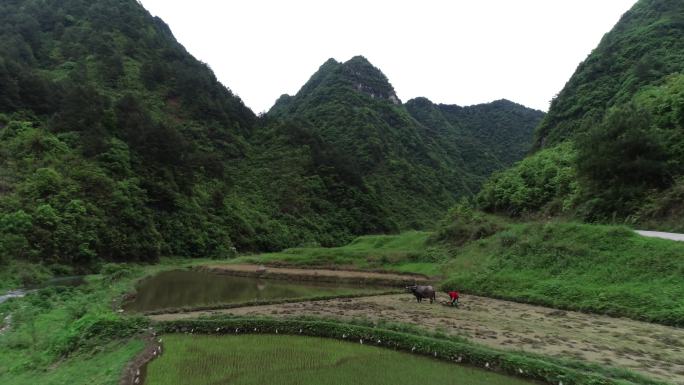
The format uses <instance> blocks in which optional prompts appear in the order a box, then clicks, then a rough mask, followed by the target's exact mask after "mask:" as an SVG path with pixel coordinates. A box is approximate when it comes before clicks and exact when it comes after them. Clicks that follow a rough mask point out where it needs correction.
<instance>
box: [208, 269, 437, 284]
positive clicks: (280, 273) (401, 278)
mask: <svg viewBox="0 0 684 385" xmlns="http://www.w3.org/2000/svg"><path fill="white" fill-rule="evenodd" d="M197 269H200V270H205V271H210V272H212V273H216V274H227V275H235V276H248V277H252V276H258V277H260V278H266V279H268V278H274V279H289V280H297V281H319V282H327V281H330V282H359V283H362V282H365V283H376V284H385V285H398V284H413V283H416V282H425V281H427V278H426V277H425V276H423V275H418V274H392V273H384V272H383V273H378V272H373V271H353V270H329V269H311V268H307V269H304V268H296V267H271V266H269V267H263V268H262V267H260V266H258V265H246V264H245V265H240V264H234V265H231V264H213V265H203V266H197Z"/></svg>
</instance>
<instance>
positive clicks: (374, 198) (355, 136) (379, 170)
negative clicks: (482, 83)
mask: <svg viewBox="0 0 684 385" xmlns="http://www.w3.org/2000/svg"><path fill="white" fill-rule="evenodd" d="M255 86H257V85H255ZM503 110H505V111H508V110H511V108H510V106H505V107H504V108H503V109H502V111H503ZM515 110H517V108H513V111H514V112H513V113H512V114H517V112H515ZM490 114H491V116H492V117H493V119H494V120H493V121H492V122H491V124H489V123H488V121H487V116H488V115H490ZM506 114H510V113H509V112H502V113H501V114H499V113H490V112H484V113H482V114H480V115H478V116H477V117H476V118H474V119H475V120H474V121H475V123H472V124H470V123H467V124H466V123H463V124H461V123H459V124H461V126H462V127H460V128H459V129H458V130H457V131H454V132H450V133H449V134H448V135H442V134H440V133H439V132H440V130H442V131H444V132H446V131H449V130H447V129H442V128H438V129H437V131H435V129H434V127H433V128H428V127H426V126H424V125H423V124H421V123H419V122H418V121H417V120H416V119H415V118H414V117H412V116H411V114H409V113H408V112H407V110H406V108H405V107H404V106H403V105H402V104H401V103H400V101H399V99H398V98H397V97H396V94H395V93H394V90H393V88H392V86H391V85H390V84H389V82H388V81H387V79H386V78H385V76H384V75H383V74H382V73H381V72H380V71H379V70H378V69H376V68H374V67H373V66H372V65H371V64H370V63H368V62H367V61H366V60H365V59H363V58H361V57H356V58H353V59H352V60H350V61H349V62H347V63H337V62H335V61H334V60H330V61H328V62H327V63H325V64H324V65H323V66H322V67H321V69H320V71H319V72H318V73H316V74H315V75H314V76H313V77H312V78H311V80H310V81H309V82H308V83H307V84H306V85H305V86H304V87H303V88H302V90H301V91H300V92H299V93H298V94H297V95H295V96H293V97H287V96H284V97H283V98H281V99H280V100H279V101H278V102H277V103H276V105H275V106H274V107H273V109H272V111H270V112H269V113H268V114H267V115H266V116H264V117H261V118H257V117H256V116H255V115H254V113H253V112H252V111H251V110H249V109H248V108H247V107H245V106H244V104H243V103H242V101H241V100H240V99H239V98H238V97H237V96H235V95H234V94H233V93H232V92H231V91H230V90H229V89H227V88H226V87H225V86H223V85H222V84H220V83H219V82H218V81H217V79H216V77H215V76H214V74H213V73H212V71H211V70H210V69H209V68H208V66H207V65H206V64H203V63H201V62H199V61H197V60H196V59H194V58H193V57H192V56H191V55H190V54H189V53H188V52H187V51H186V50H185V49H184V48H183V47H182V46H181V45H180V44H179V43H178V42H177V41H176V40H175V38H174V37H173V35H172V33H171V31H170V29H169V27H168V26H167V25H166V24H164V22H163V21H161V20H160V19H158V18H156V17H152V16H151V15H150V14H149V13H148V12H147V11H146V10H144V9H143V8H142V6H141V5H140V4H139V3H138V2H136V1H134V0H96V1H85V0H64V1H58V2H57V1H50V2H45V1H40V0H23V1H19V0H8V1H3V2H2V3H1V4H0V139H1V140H0V264H1V263H7V262H9V261H27V262H42V263H43V264H45V265H48V266H52V267H53V268H54V269H57V270H59V269H66V270H65V272H66V271H69V270H70V269H71V268H70V267H68V266H72V267H73V266H77V267H78V269H81V270H90V269H93V268H96V267H97V265H98V264H99V263H100V262H101V261H102V260H111V261H123V260H140V261H154V260H156V259H157V258H158V257H159V256H161V255H179V256H189V257H197V256H202V257H226V256H230V255H233V254H235V253H236V252H237V251H256V250H274V249H280V248H283V247H289V246H296V245H302V244H323V245H334V244H339V243H340V242H344V241H347V240H349V239H351V237H352V236H354V235H359V234H365V233H377V232H393V231H397V230H400V229H404V228H415V227H422V226H426V225H429V224H430V223H432V222H433V221H434V218H435V217H436V214H438V213H439V212H441V211H442V210H444V209H445V208H446V207H448V206H449V205H450V204H452V203H453V202H454V201H455V200H456V199H457V198H458V197H460V196H466V195H470V194H472V193H474V192H476V191H477V190H478V189H479V187H480V184H481V182H482V180H483V179H484V178H485V177H486V176H487V175H488V173H489V172H491V171H492V170H495V169H499V168H500V167H502V166H503V165H504V164H505V163H506V162H509V161H510V159H508V158H506V156H512V157H516V156H519V155H518V154H520V152H512V153H511V154H502V152H501V149H500V148H501V144H504V145H505V146H508V145H510V144H511V141H516V146H518V145H519V147H520V148H523V147H525V146H526V145H527V144H528V143H529V142H530V141H531V138H527V137H526V136H525V134H524V133H525V132H526V130H527V129H528V125H530V124H532V123H531V120H530V119H532V120H534V117H536V119H540V118H541V115H540V114H538V113H536V112H535V113H534V114H532V118H530V115H529V114H527V115H525V114H523V115H524V116H521V117H520V118H521V119H520V122H521V126H524V127H523V128H522V129H521V130H519V129H518V125H517V124H516V123H515V122H513V123H511V124H510V125H504V126H502V125H501V124H500V120H501V119H509V118H507V117H506V116H507V115H506ZM511 116H513V115H511ZM464 119H465V120H464V122H465V121H466V120H468V119H470V118H464ZM510 119H513V117H511V118H510ZM449 125H453V123H449ZM494 132H496V135H493V134H492V133H494ZM509 132H510V134H509ZM520 133H522V134H520ZM466 134H467V135H468V138H465V135H466ZM499 134H500V135H501V136H497V135H499ZM459 135H464V138H463V140H462V141H461V138H460V137H459ZM471 137H472V138H475V139H477V140H475V139H470V138H471ZM499 138H501V141H502V142H503V143H501V142H499ZM454 141H455V142H458V143H459V145H458V146H453V143H452V142H454ZM467 143H471V145H472V146H477V148H472V147H468V146H469V145H466V144H467ZM480 146H484V147H483V148H481V147H480ZM488 147H491V150H489V149H488ZM516 148H518V147H516ZM516 151H517V150H516ZM477 153H483V154H490V153H491V154H492V155H491V156H490V155H486V157H484V158H483V159H486V161H483V162H481V163H480V165H478V166H477V167H470V166H469V165H468V163H469V160H468V157H470V156H471V155H468V154H477ZM504 158H506V159H504ZM490 160H491V162H490Z"/></svg>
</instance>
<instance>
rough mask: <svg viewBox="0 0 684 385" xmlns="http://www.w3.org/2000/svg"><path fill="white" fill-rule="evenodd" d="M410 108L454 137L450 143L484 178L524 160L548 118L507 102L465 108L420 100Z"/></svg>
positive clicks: (418, 117) (426, 122)
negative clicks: (539, 128)
mask: <svg viewBox="0 0 684 385" xmlns="http://www.w3.org/2000/svg"><path fill="white" fill-rule="evenodd" d="M406 108H407V109H408V111H409V113H410V114H411V116H413V117H414V118H415V119H416V120H418V121H419V122H420V123H421V124H423V125H424V126H426V127H429V128H431V129H433V130H440V129H441V130H442V134H443V135H447V136H450V137H451V138H450V140H449V141H448V143H447V144H449V145H453V146H454V147H455V149H454V150H453V151H454V152H455V153H460V154H462V155H461V156H462V157H463V160H464V163H465V166H466V167H467V168H468V169H469V170H470V171H471V172H473V173H475V174H477V175H479V176H482V177H486V176H489V175H490V174H491V173H492V172H493V171H496V170H500V169H503V168H506V167H510V166H511V165H513V163H514V162H516V161H518V160H520V159H522V158H524V157H525V155H527V153H528V152H529V150H530V148H531V145H530V143H531V142H532V138H533V136H534V130H535V128H536V127H537V126H538V125H539V122H540V121H541V119H542V118H543V117H544V113H543V112H541V111H537V110H533V109H531V108H527V107H525V106H522V105H520V104H517V103H514V102H511V101H508V100H505V99H502V100H497V101H494V102H491V103H486V104H478V105H474V106H467V107H461V106H457V105H447V104H438V105H436V104H433V103H432V102H431V101H429V100H428V99H425V98H416V99H412V100H409V101H408V102H407V103H406Z"/></svg>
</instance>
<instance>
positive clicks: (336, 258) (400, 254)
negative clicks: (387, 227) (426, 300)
mask: <svg viewBox="0 0 684 385" xmlns="http://www.w3.org/2000/svg"><path fill="white" fill-rule="evenodd" d="M429 236H430V233H428V232H423V231H409V232H405V233H402V234H399V235H367V236H363V237H358V238H356V239H354V240H353V241H352V242H351V243H349V244H348V245H345V246H341V247H332V248H324V247H300V248H292V249H287V250H284V251H282V252H279V253H268V254H260V255H258V256H249V257H242V258H237V259H235V260H234V262H236V263H246V262H249V263H287V264H291V265H296V266H328V267H335V266H338V267H348V268H356V269H376V270H388V271H399V272H412V273H420V274H426V275H435V274H438V273H439V272H440V269H439V265H438V264H436V263H435V262H438V261H440V260H441V259H442V258H444V254H443V253H442V250H439V249H436V248H429V247H426V242H427V239H428V237H429Z"/></svg>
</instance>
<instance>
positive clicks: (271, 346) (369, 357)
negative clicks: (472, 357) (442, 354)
mask: <svg viewBox="0 0 684 385" xmlns="http://www.w3.org/2000/svg"><path fill="white" fill-rule="evenodd" d="M163 340H164V350H165V353H164V354H163V355H162V356H161V357H160V358H158V359H156V360H154V361H152V362H151V363H150V364H149V366H148V368H147V378H146V380H145V384H147V385H162V384H163V385H180V384H193V385H210V384H227V383H230V384H237V385H252V384H254V385H257V384H258V385H261V384H281V385H289V384H292V385H294V384H297V385H306V384H316V385H347V384H348V385H356V384H360V383H363V384H367V385H385V384H387V385H390V384H391V385H404V384H406V385H413V384H416V383H418V382H419V383H424V384H432V385H524V384H531V382H528V381H524V380H521V379H518V378H513V377H507V376H503V375H500V374H496V373H492V372H487V371H485V370H480V369H474V368H470V367H465V366H461V365H455V364H450V363H445V362H441V361H437V360H434V359H431V358H427V357H419V356H415V355H411V354H407V353H401V352H396V351H393V350H389V349H384V348H378V347H374V346H368V345H359V344H354V343H349V342H342V341H335V340H329V339H322V338H315V337H297V336H275V335H241V336H221V337H218V336H201V335H200V336H193V335H178V334H175V335H166V336H164V338H163Z"/></svg>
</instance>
